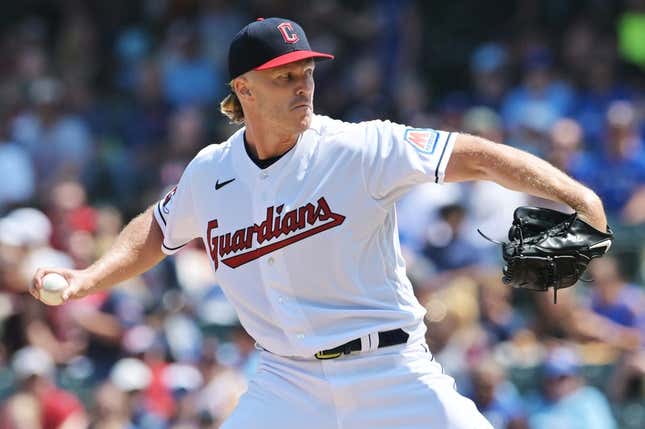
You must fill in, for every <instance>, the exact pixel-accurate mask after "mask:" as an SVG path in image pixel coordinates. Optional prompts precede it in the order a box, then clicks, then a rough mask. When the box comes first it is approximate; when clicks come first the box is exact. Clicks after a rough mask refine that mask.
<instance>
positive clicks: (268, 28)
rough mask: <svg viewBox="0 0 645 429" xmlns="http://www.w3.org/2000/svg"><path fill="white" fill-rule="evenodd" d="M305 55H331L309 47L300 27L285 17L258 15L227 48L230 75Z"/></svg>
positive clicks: (306, 56) (265, 67) (263, 67)
mask: <svg viewBox="0 0 645 429" xmlns="http://www.w3.org/2000/svg"><path fill="white" fill-rule="evenodd" d="M306 58H322V59H333V58H334V56H333V55H330V54H324V53H322V52H316V51H312V50H311V48H310V47H309V42H308V41H307V36H306V35H305V32H304V30H303V29H302V27H300V25H298V24H297V23H296V22H294V21H291V20H289V19H285V18H267V19H264V18H258V20H257V21H254V22H252V23H250V24H248V25H247V26H246V27H244V28H242V29H241V30H240V32H239V33H237V35H236V36H235V37H234V38H233V41H232V42H231V46H230V47H229V50H228V72H229V76H230V79H234V78H236V77H238V76H239V75H241V74H244V73H246V72H248V71H251V70H266V69H270V68H273V67H278V66H281V65H284V64H288V63H292V62H294V61H300V60H304V59H306Z"/></svg>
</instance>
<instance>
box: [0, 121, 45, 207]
mask: <svg viewBox="0 0 645 429" xmlns="http://www.w3.org/2000/svg"><path fill="white" fill-rule="evenodd" d="M9 123H10V114H9V113H8V112H5V111H2V110H0V171H2V172H3V173H2V174H3V176H2V177H3V179H2V186H1V187H0V213H3V212H4V211H5V210H6V209H7V208H9V207H11V206H12V205H16V204H20V203H26V202H27V201H28V200H29V199H30V198H31V197H32V196H33V194H34V190H35V188H36V180H35V179H36V178H35V172H34V168H33V165H32V162H31V157H30V154H29V152H27V151H26V150H25V148H24V147H22V146H20V145H18V144H16V143H15V142H13V141H12V138H11V135H10V132H9Z"/></svg>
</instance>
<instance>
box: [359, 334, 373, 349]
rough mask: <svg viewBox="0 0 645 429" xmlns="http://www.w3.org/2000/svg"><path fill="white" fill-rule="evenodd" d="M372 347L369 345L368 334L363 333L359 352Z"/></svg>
mask: <svg viewBox="0 0 645 429" xmlns="http://www.w3.org/2000/svg"><path fill="white" fill-rule="evenodd" d="M371 350H372V348H371V347H370V336H369V334H368V335H363V336H362V337H361V352H369V351H371Z"/></svg>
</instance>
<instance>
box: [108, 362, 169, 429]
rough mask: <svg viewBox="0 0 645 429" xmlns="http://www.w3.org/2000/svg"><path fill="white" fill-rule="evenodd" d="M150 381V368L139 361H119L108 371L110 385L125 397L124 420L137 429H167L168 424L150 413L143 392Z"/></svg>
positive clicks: (150, 406)
mask: <svg viewBox="0 0 645 429" xmlns="http://www.w3.org/2000/svg"><path fill="white" fill-rule="evenodd" d="M151 381H152V373H151V371H150V368H148V367H147V366H146V364H145V363H143V362H142V361H141V360H139V359H135V358H123V359H120V360H119V361H118V362H117V363H116V364H115V365H114V367H113V368H112V370H111V371H110V383H111V384H112V385H113V386H115V387H116V388H117V389H118V390H119V391H121V392H123V393H124V394H125V395H126V396H127V400H126V409H125V410H124V411H125V412H124V414H125V416H127V417H125V419H127V420H126V421H128V422H129V423H130V424H131V425H133V427H135V428H137V429H139V428H140V429H167V428H168V424H167V423H166V421H165V420H164V419H163V418H162V417H161V416H158V415H156V414H155V413H154V412H152V411H151V410H152V404H150V402H149V401H148V400H147V397H146V395H145V391H146V389H147V388H148V386H149V385H150V382H151Z"/></svg>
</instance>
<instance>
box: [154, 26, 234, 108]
mask: <svg viewBox="0 0 645 429" xmlns="http://www.w3.org/2000/svg"><path fill="white" fill-rule="evenodd" d="M167 49H168V51H167V52H166V53H165V55H166V56H165V58H164V63H163V88H164V93H165V95H166V98H167V99H168V101H169V102H170V103H171V104H173V105H175V106H186V105H193V104H197V105H208V104H212V103H214V102H215V101H216V100H218V99H219V98H220V96H221V95H222V94H223V93H224V90H225V86H224V85H223V82H224V79H223V77H222V75H221V74H220V73H219V72H218V70H216V69H215V67H214V66H213V64H212V63H211V62H210V61H209V60H208V59H207V58H206V57H204V56H203V55H202V53H201V46H200V40H199V35H198V34H197V32H196V30H195V29H194V28H192V23H188V22H183V21H178V22H175V23H174V24H173V25H172V26H171V27H170V30H169V33H168V46H167Z"/></svg>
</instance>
